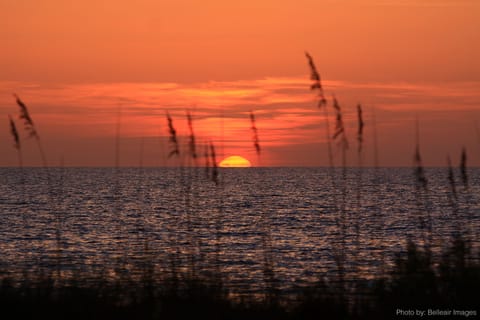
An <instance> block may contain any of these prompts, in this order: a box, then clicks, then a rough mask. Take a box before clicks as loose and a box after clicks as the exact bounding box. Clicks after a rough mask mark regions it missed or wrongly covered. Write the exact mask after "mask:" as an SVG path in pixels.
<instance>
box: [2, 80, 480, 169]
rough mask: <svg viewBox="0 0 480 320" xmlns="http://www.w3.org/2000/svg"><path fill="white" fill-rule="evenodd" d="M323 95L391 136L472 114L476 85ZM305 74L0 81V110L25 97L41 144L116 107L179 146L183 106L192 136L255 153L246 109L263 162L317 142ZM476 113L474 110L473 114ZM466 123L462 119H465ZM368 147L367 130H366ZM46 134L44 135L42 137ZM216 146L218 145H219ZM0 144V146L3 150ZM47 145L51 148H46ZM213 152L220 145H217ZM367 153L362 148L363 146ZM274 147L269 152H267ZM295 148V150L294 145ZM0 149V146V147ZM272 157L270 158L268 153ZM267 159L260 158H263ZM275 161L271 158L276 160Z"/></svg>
mask: <svg viewBox="0 0 480 320" xmlns="http://www.w3.org/2000/svg"><path fill="white" fill-rule="evenodd" d="M322 84H323V86H324V90H325V94H326V95H327V96H330V94H332V93H334V94H335V95H336V96H337V97H339V98H341V101H342V106H344V107H343V108H342V111H343V116H344V121H345V127H346V128H347V131H349V132H354V131H352V130H354V129H353V128H355V126H356V121H357V113H356V112H357V111H356V105H357V104H358V103H362V105H363V106H365V122H366V130H367V131H368V130H369V112H370V111H369V110H371V108H372V107H373V106H374V107H375V108H376V109H377V111H378V119H377V120H378V122H379V123H380V124H381V125H382V126H384V127H388V128H391V130H392V132H395V133H394V134H395V135H397V134H398V135H400V133H399V132H398V130H405V128H406V125H407V124H408V123H409V121H411V119H412V115H413V114H414V113H421V114H422V113H423V114H426V113H428V114H430V117H429V118H431V119H439V121H441V120H442V119H448V118H452V117H453V118H456V119H461V118H462V117H463V116H462V115H461V114H462V112H463V113H465V112H469V113H470V114H472V112H473V113H475V112H476V111H477V110H478V108H479V106H480V93H479V92H478V87H480V84H479V83H476V82H461V83H453V82H452V83H447V82H443V83H358V82H345V81H332V80H330V81H329V80H324V81H323V83H322ZM309 85H310V81H309V80H308V78H307V77H288V78H287V77H283V78H273V77H271V78H263V79H256V80H244V81H224V82H218V81H217V82H205V83H196V84H177V83H98V84H79V85H48V86H45V85H42V86H40V85H38V84H35V83H20V82H0V113H3V114H5V115H7V114H15V111H16V109H15V104H14V101H12V99H11V93H12V92H17V93H18V94H21V96H22V97H24V98H25V99H26V100H28V101H29V106H30V109H31V112H32V114H35V119H36V122H37V124H38V126H39V127H41V130H42V134H44V135H45V139H44V140H45V141H47V142H48V141H49V140H52V139H53V138H54V137H58V136H62V137H64V138H65V139H68V137H71V138H72V139H77V140H78V139H82V138H85V139H90V138H95V137H103V138H108V137H113V136H114V135H115V119H116V118H115V115H116V113H117V110H118V106H122V136H123V137H124V138H125V139H126V138H135V137H147V138H148V137H151V138H154V137H158V136H161V138H163V139H167V138H168V130H167V128H166V127H165V123H164V122H165V121H164V116H165V112H166V111H168V112H169V113H170V114H171V116H172V118H173V119H174V120H175V125H176V129H177V130H178V135H179V141H180V143H186V141H188V132H189V131H188V123H187V121H186V120H185V111H186V110H190V111H191V112H192V117H193V119H194V121H195V134H196V136H197V137H198V141H199V142H202V141H209V140H212V141H214V142H215V143H216V144H217V145H218V146H219V147H220V146H222V148H220V149H221V150H225V153H241V154H245V155H247V156H248V155H252V157H253V156H254V152H255V150H253V148H252V147H251V139H250V138H251V137H250V136H251V134H250V131H249V130H250V126H251V125H250V122H249V121H250V120H249V112H250V110H252V109H253V110H255V117H256V125H257V127H258V130H259V133H260V134H261V137H262V148H264V150H265V153H264V154H263V155H262V157H264V159H268V158H269V151H268V150H269V148H274V149H275V150H276V151H275V152H279V151H278V150H281V149H282V148H284V150H289V149H291V147H288V146H295V145H312V144H313V145H314V144H321V143H323V140H322V137H323V136H322V135H321V134H320V130H321V125H320V124H321V123H322V113H320V112H318V110H317V108H316V100H315V99H316V97H315V96H314V95H313V94H312V93H311V92H310V90H309ZM479 116H480V115H479ZM464 120H465V121H467V120H469V119H464ZM3 125H7V124H1V125H0V139H1V140H2V141H3V140H5V143H3V144H2V145H9V144H8V143H7V142H6V141H9V140H8V139H10V137H8V128H3ZM365 136H366V138H365V140H366V144H367V145H368V132H366V133H365ZM49 137H50V139H49ZM220 143H221V144H220ZM2 148H3V147H2ZM50 148H56V147H55V146H54V145H50ZM220 149H219V150H220ZM366 149H367V150H368V146H367V147H366ZM272 150H273V149H272ZM295 150H296V148H295ZM3 151H4V150H3V149H2V152H3ZM270 156H272V155H270ZM265 161H266V160H265ZM272 161H273V160H272ZM275 161H276V160H275Z"/></svg>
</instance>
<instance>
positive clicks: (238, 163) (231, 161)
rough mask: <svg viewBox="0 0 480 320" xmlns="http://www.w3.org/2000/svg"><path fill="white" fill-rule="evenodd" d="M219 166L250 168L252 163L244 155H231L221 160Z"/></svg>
mask: <svg viewBox="0 0 480 320" xmlns="http://www.w3.org/2000/svg"><path fill="white" fill-rule="evenodd" d="M219 166H220V167H223V168H248V167H251V166H252V164H251V163H250V161H248V160H247V159H245V158H244V157H240V156H231V157H227V158H225V159H223V160H222V161H220V164H219Z"/></svg>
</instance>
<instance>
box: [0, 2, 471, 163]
mask: <svg viewBox="0 0 480 320" xmlns="http://www.w3.org/2000/svg"><path fill="white" fill-rule="evenodd" d="M132 3H134V5H132ZM418 3H419V1H410V0H397V1H394V0H364V1H354V0H323V1H321V0H296V1H289V0H287V1H278V0H276V1H270V0H262V1H251V0H244V1H217V0H214V1H209V0H204V1H193V0H175V1H174V0H162V1H158V0H137V1H135V2H132V1H122V0H115V1H114V0H103V1H93V0H84V1H75V2H74V4H72V2H70V1H63V0H44V1H36V0H2V1H0V39H1V43H2V48H1V50H0V114H3V115H4V116H3V117H4V121H0V154H1V155H2V156H1V157H0V165H1V166H15V165H16V154H15V150H14V149H13V147H12V138H11V136H10V133H9V126H8V125H9V124H8V117H7V115H8V114H17V113H18V110H17V109H18V108H17V107H16V105H15V103H14V99H13V97H12V93H13V92H16V93H17V94H18V95H20V97H21V98H22V99H23V100H24V102H25V103H26V104H27V106H28V107H29V109H30V113H31V115H32V118H33V119H34V121H35V123H36V125H37V129H38V131H39V133H40V135H41V138H42V141H43V144H44V146H45V149H46V153H47V157H48V160H49V163H50V164H51V165H58V164H59V163H60V159H61V158H63V159H64V162H65V164H66V165H74V166H75V165H78V166H84V165H88V166H111V165H114V154H115V152H114V148H115V126H116V121H117V119H118V110H119V109H121V119H120V123H121V126H120V135H121V139H120V140H121V141H120V142H121V143H120V146H121V150H120V151H121V158H120V162H121V164H122V165H138V164H139V163H140V161H141V162H142V163H143V164H144V165H175V163H174V162H175V161H173V160H171V159H170V160H166V159H165V158H166V157H165V154H166V153H168V150H169V145H168V142H167V138H168V128H167V123H166V119H165V112H166V111H167V110H168V111H169V112H170V114H171V115H172V118H173V121H174V125H175V126H176V128H177V131H178V133H179V135H180V141H181V143H182V148H186V147H185V146H184V144H186V143H187V137H186V136H187V135H188V130H187V122H186V110H190V111H191V113H192V115H193V117H194V127H195V133H196V135H197V140H198V141H199V142H200V143H204V142H207V141H213V142H214V143H215V145H216V146H217V148H218V152H219V157H220V158H221V157H226V156H229V155H233V154H239V155H242V156H244V157H246V158H248V159H250V160H251V161H252V163H253V164H254V165H265V166H269V165H275V166H279V165H299V166H303V165H327V164H328V162H327V159H328V158H327V156H326V148H325V141H324V137H325V134H324V127H323V123H324V122H323V118H322V113H320V112H319V111H318V109H316V107H315V101H314V94H313V93H312V92H310V91H309V84H310V81H309V79H308V77H309V70H308V66H307V61H306V59H305V57H304V50H308V51H309V52H310V53H311V54H312V56H313V57H314V59H315V62H316V64H317V67H318V69H319V71H320V74H321V76H322V80H323V84H324V86H325V93H326V94H327V96H328V97H330V96H331V94H335V95H336V96H337V98H338V99H339V102H340V104H341V106H342V108H343V110H344V112H345V115H344V117H345V121H346V126H347V135H348V136H349V140H350V151H349V157H348V158H349V164H351V165H355V164H356V162H357V158H356V137H355V131H356V114H355V106H356V103H358V102H360V103H362V104H363V105H365V122H366V126H365V154H364V157H365V160H364V163H365V164H366V165H372V164H373V162H372V161H373V160H372V159H373V151H372V150H373V144H372V141H373V132H372V128H373V127H372V119H371V117H372V110H373V108H375V110H376V119H377V131H378V142H379V152H380V164H381V165H386V166H397V165H402V166H408V165H411V164H412V154H413V148H414V143H415V141H414V119H415V117H416V115H418V118H419V121H420V137H421V147H422V155H423V158H424V162H425V164H426V165H431V166H437V165H444V164H445V162H446V160H445V158H446V155H447V153H450V154H451V156H452V158H453V159H456V158H457V157H459V154H460V150H461V148H462V146H466V148H467V152H468V153H469V164H470V165H476V166H479V165H480V133H479V134H477V132H476V130H475V126H476V125H475V123H476V122H480V60H479V59H478V57H480V41H478V40H479V39H480V2H478V1H476V0H457V1H447V0H429V1H423V2H422V3H421V4H418ZM250 110H254V111H255V115H256V118H257V127H258V132H259V138H260V143H261V146H262V151H263V152H262V155H261V157H260V158H259V159H257V157H256V155H255V149H254V147H253V142H252V140H251V137H252V133H251V130H250V122H249V112H250ZM330 114H332V110H331V109H330ZM17 125H18V126H19V129H21V130H20V131H21V132H20V133H21V135H22V136H23V139H24V140H23V141H22V142H23V150H24V154H25V165H39V164H40V163H41V162H40V157H39V155H38V152H37V150H36V146H35V144H34V141H33V140H27V139H26V138H25V134H24V130H23V126H22V125H21V123H20V122H18V121H17ZM331 125H332V126H333V125H334V123H333V118H332V119H331ZM478 126H480V124H479V125H478ZM142 145H143V153H142V152H141V151H140V150H142V148H141V146H142ZM336 157H337V158H338V151H336ZM140 159H141V160H140ZM336 160H337V161H338V159H336ZM200 161H202V160H200Z"/></svg>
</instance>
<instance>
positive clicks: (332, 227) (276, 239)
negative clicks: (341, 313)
mask: <svg viewBox="0 0 480 320" xmlns="http://www.w3.org/2000/svg"><path fill="white" fill-rule="evenodd" d="M456 174H457V175H456V176H455V196H456V197H455V196H454V193H453V190H452V185H451V183H450V182H449V180H448V172H447V170H446V169H443V168H431V169H426V177H427V179H428V191H427V192H425V191H423V190H418V189H416V186H415V176H414V172H413V169H412V168H380V169H374V168H364V169H354V168H351V169H347V170H346V172H345V173H344V172H343V171H342V169H339V168H338V169H335V170H334V171H332V170H330V169H328V168H245V169H243V168H242V169H220V183H219V184H218V185H217V184H215V183H214V182H212V180H211V179H210V178H209V176H208V175H207V172H206V170H205V169H204V168H121V169H114V168H49V169H44V168H25V169H23V170H20V169H19V168H0V252H1V255H0V272H1V276H3V277H5V276H9V277H14V278H15V277H16V278H19V279H22V277H25V275H34V274H38V273H40V272H45V270H50V271H53V270H56V272H60V273H61V275H62V277H64V278H68V277H75V276H78V275H81V276H82V278H83V279H85V281H87V279H88V278H89V276H92V277H95V276H98V275H99V274H101V275H102V276H103V277H107V278H112V279H115V278H119V277H122V276H125V275H127V276H128V277H130V278H135V277H141V275H142V270H145V265H147V263H148V265H150V266H153V268H154V273H155V274H156V275H158V277H160V278H161V277H167V276H169V275H171V274H172V273H175V274H177V273H178V274H190V275H191V274H192V272H194V273H195V275H196V276H199V277H208V276H209V275H211V274H212V273H214V272H220V273H221V275H222V281H223V282H224V283H225V284H226V285H227V286H228V287H229V289H230V290H231V291H232V292H237V293H248V294H252V293H253V294H255V293H259V292H262V291H263V290H264V289H265V284H264V283H265V282H264V270H265V267H267V266H268V267H269V268H271V269H272V270H273V272H274V275H275V278H276V279H277V280H278V286H279V287H280V289H283V290H287V289H292V288H298V287H302V286H305V285H308V284H310V283H312V282H315V281H316V280H318V279H320V278H330V279H332V278H334V277H335V275H336V273H337V265H336V263H335V257H338V256H339V255H341V253H342V252H343V253H344V254H343V256H344V259H345V271H346V277H347V278H348V279H372V278H374V277H375V276H378V275H379V274H380V272H381V270H384V271H385V270H386V271H388V268H389V267H391V266H392V264H393V261H394V258H395V255H396V254H397V253H399V252H402V251H403V250H405V244H406V241H407V239H412V240H414V241H415V242H417V243H419V244H423V243H424V241H426V240H425V239H428V238H429V235H430V233H429V223H431V239H432V242H431V243H432V249H433V254H434V256H436V257H439V256H440V255H441V252H442V250H443V248H445V246H446V245H447V244H448V242H449V241H450V240H451V239H452V237H453V235H454V234H455V233H461V234H462V235H463V236H464V237H465V238H467V239H468V241H469V242H470V243H471V245H472V247H473V249H474V250H476V251H477V252H478V248H479V241H478V240H479V230H480V217H479V212H480V205H479V195H480V169H476V168H470V169H469V170H468V187H466V186H465V185H464V184H463V182H462V180H461V177H460V174H459V173H458V172H457V173H456ZM427 241H428V240H427ZM382 265H384V266H386V268H382ZM192 270H194V271H192Z"/></svg>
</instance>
